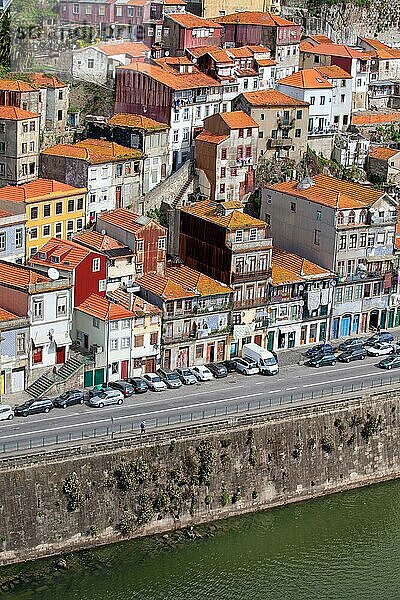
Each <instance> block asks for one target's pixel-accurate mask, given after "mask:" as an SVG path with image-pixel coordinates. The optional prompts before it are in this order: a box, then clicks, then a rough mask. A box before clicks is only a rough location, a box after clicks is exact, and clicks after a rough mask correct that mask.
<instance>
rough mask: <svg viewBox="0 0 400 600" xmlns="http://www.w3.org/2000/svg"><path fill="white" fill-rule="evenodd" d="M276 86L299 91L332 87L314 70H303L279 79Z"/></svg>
mask: <svg viewBox="0 0 400 600" xmlns="http://www.w3.org/2000/svg"><path fill="white" fill-rule="evenodd" d="M278 84H282V85H287V86H290V87H295V88H301V89H319V88H321V89H322V88H328V89H330V88H332V87H333V85H332V84H331V83H330V82H329V81H328V80H327V79H325V77H323V76H322V75H321V73H320V72H319V71H317V70H316V69H304V70H303V71H297V72H296V73H292V74H291V75H289V76H288V77H283V79H279V81H278Z"/></svg>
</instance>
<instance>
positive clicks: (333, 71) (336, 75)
mask: <svg viewBox="0 0 400 600" xmlns="http://www.w3.org/2000/svg"><path fill="white" fill-rule="evenodd" d="M316 70H317V71H319V72H320V73H322V75H324V77H328V78H329V79H353V78H352V76H351V75H350V73H348V72H347V71H345V70H344V69H342V68H341V67H338V66H337V65H331V66H330V67H318V68H317V69H316Z"/></svg>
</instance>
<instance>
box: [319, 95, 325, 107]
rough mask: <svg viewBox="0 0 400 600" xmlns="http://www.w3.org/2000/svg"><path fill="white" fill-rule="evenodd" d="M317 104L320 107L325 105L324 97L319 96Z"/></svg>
mask: <svg viewBox="0 0 400 600" xmlns="http://www.w3.org/2000/svg"><path fill="white" fill-rule="evenodd" d="M319 103H320V105H321V106H323V105H324V104H325V96H321V97H320V99H319Z"/></svg>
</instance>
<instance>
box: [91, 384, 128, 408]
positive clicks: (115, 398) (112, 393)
mask: <svg viewBox="0 0 400 600" xmlns="http://www.w3.org/2000/svg"><path fill="white" fill-rule="evenodd" d="M123 401H124V395H123V393H122V392H120V391H119V390H114V389H112V388H106V389H105V390H103V391H102V392H100V393H99V394H97V395H96V396H92V398H90V399H89V405H90V406H94V407H95V408H103V406H108V405H110V404H122V403H123Z"/></svg>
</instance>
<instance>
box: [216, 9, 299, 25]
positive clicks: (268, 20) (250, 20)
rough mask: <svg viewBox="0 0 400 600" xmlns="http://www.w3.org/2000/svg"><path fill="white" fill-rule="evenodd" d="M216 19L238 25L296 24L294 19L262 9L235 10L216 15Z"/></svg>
mask: <svg viewBox="0 0 400 600" xmlns="http://www.w3.org/2000/svg"><path fill="white" fill-rule="evenodd" d="M215 21H217V23H221V24H223V25H224V24H235V23H236V24H238V25H263V26H264V27H284V26H286V25H295V23H293V22H292V21H288V20H287V19H283V18H282V17H279V16H278V15H275V14H273V13H269V12H261V11H250V10H249V11H243V12H235V13H233V14H230V15H225V16H224V17H216V18H215Z"/></svg>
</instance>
